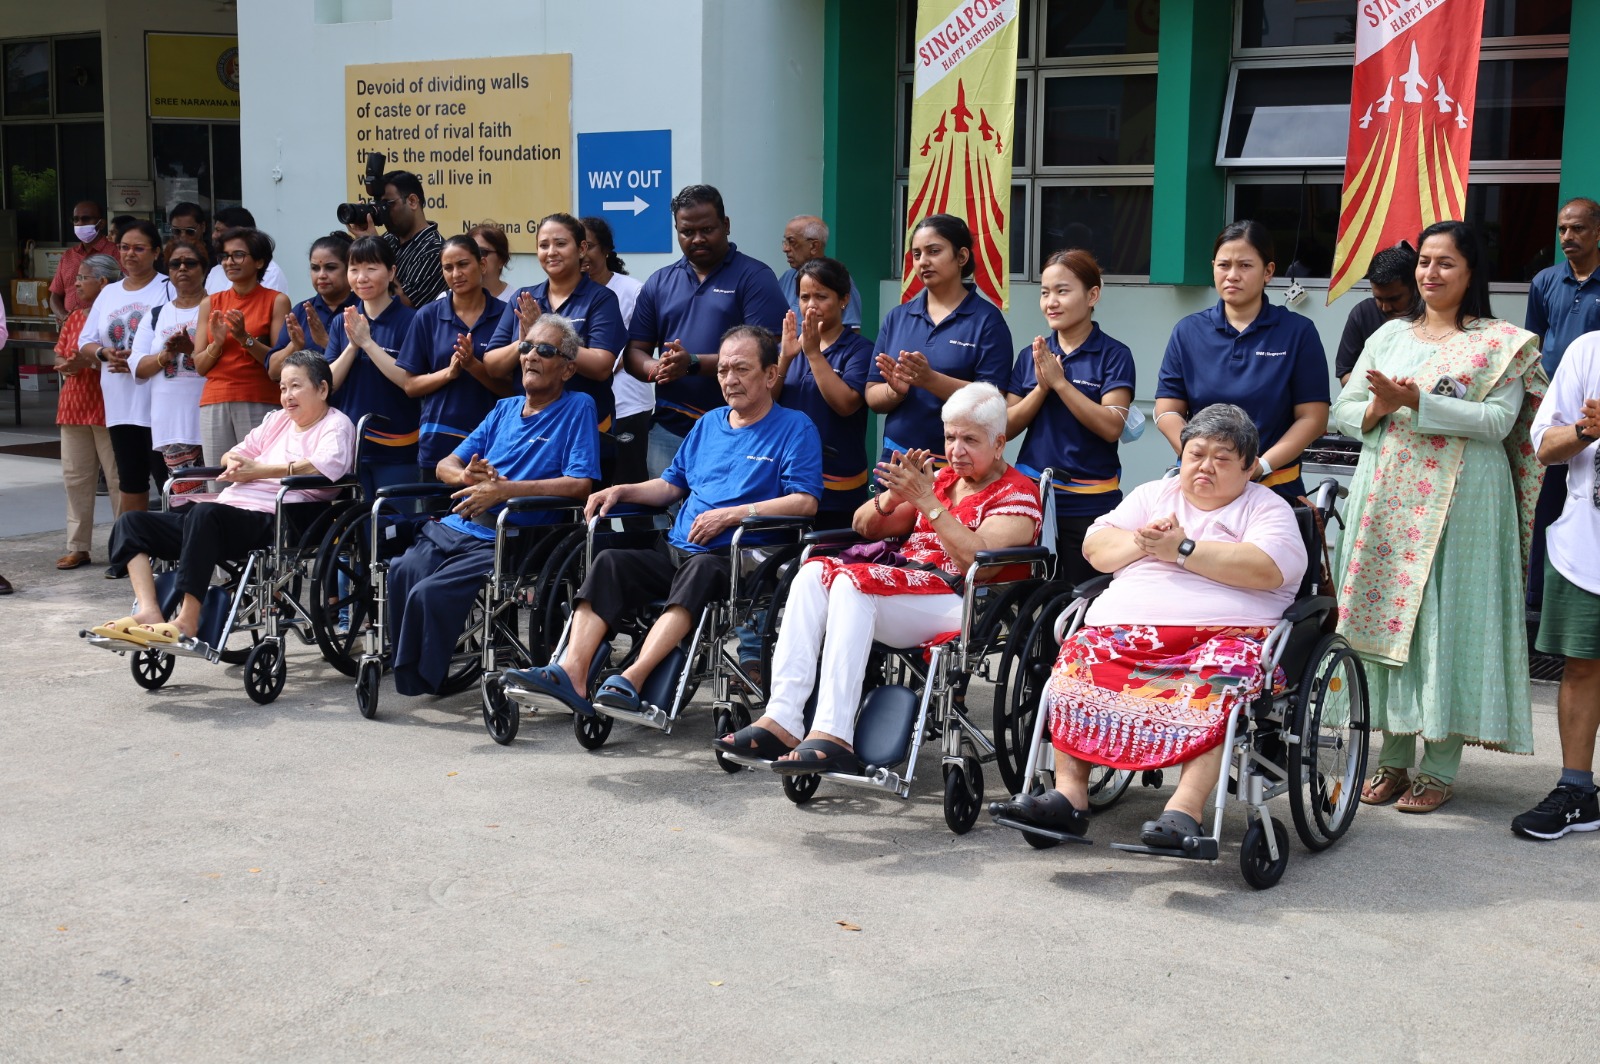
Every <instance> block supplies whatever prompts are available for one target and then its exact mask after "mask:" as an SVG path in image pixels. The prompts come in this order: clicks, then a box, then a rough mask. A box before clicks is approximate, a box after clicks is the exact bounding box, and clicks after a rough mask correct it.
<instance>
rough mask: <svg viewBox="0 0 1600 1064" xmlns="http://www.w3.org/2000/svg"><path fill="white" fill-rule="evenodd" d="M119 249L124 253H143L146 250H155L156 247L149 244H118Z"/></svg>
mask: <svg viewBox="0 0 1600 1064" xmlns="http://www.w3.org/2000/svg"><path fill="white" fill-rule="evenodd" d="M117 250H118V251H120V252H122V253H123V254H124V255H142V254H144V253H145V252H146V251H154V250H155V248H153V247H151V246H150V245H149V244H118V245H117Z"/></svg>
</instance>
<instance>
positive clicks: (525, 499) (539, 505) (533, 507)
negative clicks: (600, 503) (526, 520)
mask: <svg viewBox="0 0 1600 1064" xmlns="http://www.w3.org/2000/svg"><path fill="white" fill-rule="evenodd" d="M583 507H584V500H582V499H574V498H572V497H571V496H568V495H520V496H518V497H517V498H515V499H511V500H510V501H508V502H507V503H506V509H507V510H510V511H511V512H512V513H530V512H533V511H537V510H579V511H581V510H582V509H583Z"/></svg>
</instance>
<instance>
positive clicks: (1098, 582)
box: [1072, 573, 1111, 599]
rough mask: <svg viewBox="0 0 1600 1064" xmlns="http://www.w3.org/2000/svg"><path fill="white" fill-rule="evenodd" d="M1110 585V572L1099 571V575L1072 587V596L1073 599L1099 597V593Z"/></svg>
mask: <svg viewBox="0 0 1600 1064" xmlns="http://www.w3.org/2000/svg"><path fill="white" fill-rule="evenodd" d="M1110 586H1111V574H1110V573H1101V574H1100V575H1099V576H1092V577H1090V578H1089V579H1087V580H1085V581H1084V582H1083V583H1081V584H1079V585H1078V586H1077V587H1075V588H1073V589H1072V597H1073V598H1075V599H1095V598H1099V597H1100V593H1101V592H1102V591H1104V590H1105V589H1106V588H1108V587H1110Z"/></svg>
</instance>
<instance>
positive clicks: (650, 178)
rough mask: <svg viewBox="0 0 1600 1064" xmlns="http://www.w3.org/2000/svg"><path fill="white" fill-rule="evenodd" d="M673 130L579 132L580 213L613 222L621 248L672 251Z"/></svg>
mask: <svg viewBox="0 0 1600 1064" xmlns="http://www.w3.org/2000/svg"><path fill="white" fill-rule="evenodd" d="M671 199H672V130H670V129H641V130H634V131H632V132H628V133H579V134H578V213H579V214H585V215H598V216H600V217H601V218H604V219H605V220H606V221H607V222H608V223H610V225H611V233H612V235H613V236H614V237H616V242H617V250H618V251H672V250H673V247H674V245H673V241H672V215H671V213H670V211H669V210H668V209H667V203H668V201H669V200H671Z"/></svg>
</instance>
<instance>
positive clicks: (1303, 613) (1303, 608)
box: [1283, 595, 1339, 624]
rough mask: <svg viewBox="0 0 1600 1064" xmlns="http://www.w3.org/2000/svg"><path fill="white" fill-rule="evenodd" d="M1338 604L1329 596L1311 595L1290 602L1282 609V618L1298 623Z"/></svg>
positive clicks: (1291, 622)
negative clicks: (1287, 606)
mask: <svg viewBox="0 0 1600 1064" xmlns="http://www.w3.org/2000/svg"><path fill="white" fill-rule="evenodd" d="M1338 605H1339V603H1338V602H1337V601H1335V600H1334V599H1333V598H1332V597H1331V596H1328V595H1312V596H1311V597H1310V598H1303V599H1300V600H1299V601H1298V602H1292V603H1290V604H1289V608H1288V609H1286V610H1284V611H1283V619H1284V620H1286V621H1288V622H1289V623H1290V624H1299V623H1300V622H1301V621H1309V620H1311V618H1313V617H1315V616H1317V615H1318V614H1320V613H1323V612H1325V611H1327V610H1331V609H1334V608H1335V607H1337V606H1338Z"/></svg>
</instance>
